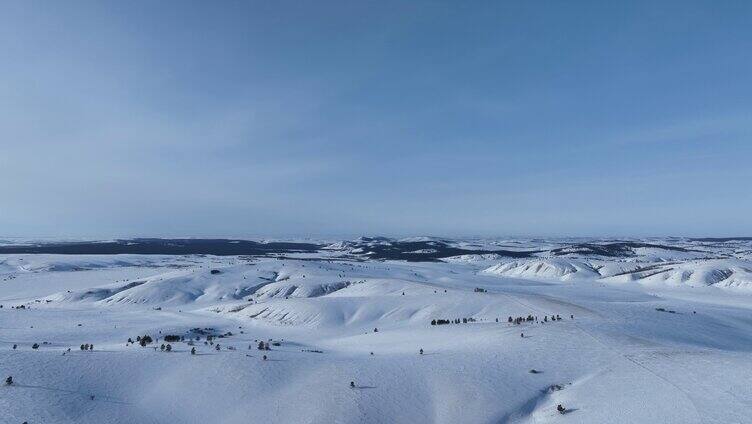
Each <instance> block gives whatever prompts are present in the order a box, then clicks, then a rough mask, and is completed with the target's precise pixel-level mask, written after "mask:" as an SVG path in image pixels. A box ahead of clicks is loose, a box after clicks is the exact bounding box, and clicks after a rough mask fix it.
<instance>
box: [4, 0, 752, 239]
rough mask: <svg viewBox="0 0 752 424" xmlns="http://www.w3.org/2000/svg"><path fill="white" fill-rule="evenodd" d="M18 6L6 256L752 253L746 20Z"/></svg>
mask: <svg viewBox="0 0 752 424" xmlns="http://www.w3.org/2000/svg"><path fill="white" fill-rule="evenodd" d="M0 9H1V11H0V58H1V59H0V236H52V237H55V236H57V237H112V236H148V235H154V236H178V235H192V236H209V235H211V236H218V235H219V236H222V235H224V236H340V235H343V236H349V235H360V234H384V235H415V234H434V235H449V236H456V235H481V236H497V235H535V236H564V235H572V236H575V235H579V236H645V235H717V236H722V235H750V234H752V213H751V212H752V188H751V187H750V185H751V183H752V166H750V165H751V164H752V138H751V137H752V54H751V53H750V52H752V25H749V23H750V22H752V3H751V2H746V1H725V2H711V1H707V2H696V1H676V2H673V1H663V2H653V1H651V2H639V1H637V2H604V1H592V2H587V1H575V2H560V1H508V2H506V1H489V2H483V1H478V2H441V1H426V2H423V1H411V2H405V1H395V2H391V1H378V2H376V1H374V2H353V1H342V2H314V1H295V2H292V1H291V2H286V1H275V2H268V1H263V2H261V1H259V2H252V1H238V2H230V1H224V2H188V1H175V2H170V1H162V2H152V1H134V2H94V1H92V2H87V1H73V2H57V1H49V2H41V1H10V2H7V1H5V2H2V3H1V4H0Z"/></svg>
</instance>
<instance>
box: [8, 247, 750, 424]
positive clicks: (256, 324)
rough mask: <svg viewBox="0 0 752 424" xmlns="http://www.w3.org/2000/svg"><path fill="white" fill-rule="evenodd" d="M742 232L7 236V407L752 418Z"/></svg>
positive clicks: (445, 418) (272, 416)
mask: <svg viewBox="0 0 752 424" xmlns="http://www.w3.org/2000/svg"><path fill="white" fill-rule="evenodd" d="M9 245H13V244H12V243H9ZM751 246H752V242H750V241H749V240H741V241H734V240H685V239H671V240H639V241H629V242H612V241H603V240H585V241H583V240H563V241H562V240H554V241H550V240H548V241H544V240H461V241H458V240H454V241H445V240H444V241H442V240H438V239H432V238H414V239H406V240H401V241H394V240H389V239H382V238H373V239H359V240H355V241H330V242H327V243H321V248H320V249H313V248H310V247H309V248H308V250H307V251H296V252H292V251H291V252H289V253H286V254H285V253H278V252H276V253H273V254H261V255H256V256H253V255H227V256H213V255H164V254H159V255H146V254H106V255H96V254H75V255H68V254H49V253H6V254H2V255H0V304H2V309H0V373H1V374H0V377H2V378H3V380H4V379H5V378H6V377H8V376H12V378H13V384H12V385H6V386H3V387H0V390H1V392H0V411H2V412H0V422H3V423H5V422H8V423H22V422H28V423H30V424H31V423H136V422H137V423H216V424H221V423H249V422H250V423H507V422H520V423H548V422H551V423H682V424H685V423H752V386H751V385H750V384H751V382H752V254H751V253H750V252H752V248H751ZM463 251H467V252H466V253H465V252H463ZM423 257H426V259H425V260H422V258H423ZM403 259H407V260H403ZM408 260H409V261H408ZM528 316H530V317H532V321H527V320H526V321H524V322H522V323H520V324H515V323H510V322H508V320H509V317H513V318H516V317H524V318H527V317H528ZM552 316H559V317H560V318H561V319H557V320H553V321H552V319H551V317H552ZM544 317H545V321H544ZM439 319H441V320H444V319H446V320H451V321H454V320H457V319H459V320H460V323H451V324H445V325H432V321H433V320H439ZM464 321H467V322H466V323H464ZM144 335H149V336H150V337H151V338H152V339H154V341H153V342H152V343H150V344H147V345H146V346H140V345H139V343H138V342H137V337H138V336H140V337H143V336H144ZM167 335H176V336H179V337H180V338H182V341H177V342H169V344H170V348H171V351H169V352H167V351H162V350H161V349H160V346H162V345H163V344H164V345H166V344H168V343H167V342H166V341H165V340H164V338H165V336H167ZM207 336H213V338H212V340H211V341H208V340H207ZM129 338H130V339H132V340H133V341H134V342H135V343H132V344H131V343H127V341H128V339H129ZM260 341H264V342H267V343H268V344H269V347H270V349H269V350H259V349H258V345H259V342H260ZM35 343H36V344H38V348H36V349H34V348H32V345H34V344H35ZM82 344H93V349H91V350H81V348H80V346H81V345H82ZM14 346H15V348H14ZM192 348H195V351H196V353H195V355H194V354H191V349H192ZM69 349H70V350H69ZM421 349H422V352H423V353H422V354H421V353H420V352H421ZM264 356H266V359H264ZM351 382H353V383H354V384H355V387H354V388H353V387H351V386H350V383H351ZM559 404H561V405H563V406H564V407H566V409H567V411H566V413H564V414H560V413H558V412H557V410H556V407H557V405H559Z"/></svg>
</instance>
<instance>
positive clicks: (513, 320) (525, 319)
mask: <svg viewBox="0 0 752 424" xmlns="http://www.w3.org/2000/svg"><path fill="white" fill-rule="evenodd" d="M537 320H538V317H534V316H532V315H528V316H526V317H517V318H512V317H511V316H510V317H509V318H508V319H507V322H508V323H510V324H512V323H513V324H518V325H519V324H522V323H523V322H530V321H537Z"/></svg>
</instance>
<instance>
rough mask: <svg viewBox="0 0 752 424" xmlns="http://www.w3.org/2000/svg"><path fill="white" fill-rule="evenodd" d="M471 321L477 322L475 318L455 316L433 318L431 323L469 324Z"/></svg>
mask: <svg viewBox="0 0 752 424" xmlns="http://www.w3.org/2000/svg"><path fill="white" fill-rule="evenodd" d="M469 322H475V318H472V317H471V318H455V319H451V320H449V319H432V320H431V325H445V324H460V323H462V324H467V323H469Z"/></svg>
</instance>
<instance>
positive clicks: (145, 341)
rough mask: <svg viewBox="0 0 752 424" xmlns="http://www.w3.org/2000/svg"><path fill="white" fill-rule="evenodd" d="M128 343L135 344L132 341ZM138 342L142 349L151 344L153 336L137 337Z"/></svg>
mask: <svg viewBox="0 0 752 424" xmlns="http://www.w3.org/2000/svg"><path fill="white" fill-rule="evenodd" d="M128 341H129V342H131V343H133V341H132V340H131V339H128ZM136 341H137V342H138V344H139V345H141V347H144V346H146V345H148V344H151V343H152V342H153V341H154V340H152V339H151V336H149V335H144V336H137V337H136Z"/></svg>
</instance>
